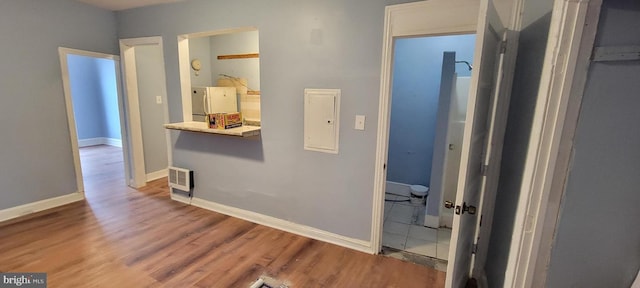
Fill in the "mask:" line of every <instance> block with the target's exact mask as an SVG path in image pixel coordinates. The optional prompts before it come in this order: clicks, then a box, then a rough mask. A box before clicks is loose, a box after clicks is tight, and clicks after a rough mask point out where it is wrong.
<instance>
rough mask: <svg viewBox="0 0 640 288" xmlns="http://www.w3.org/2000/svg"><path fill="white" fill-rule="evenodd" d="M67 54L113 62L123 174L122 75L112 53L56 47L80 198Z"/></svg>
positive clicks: (79, 178) (82, 187) (82, 181)
mask: <svg viewBox="0 0 640 288" xmlns="http://www.w3.org/2000/svg"><path fill="white" fill-rule="evenodd" d="M68 55H78V56H86V57H93V58H99V59H109V60H113V61H114V64H115V73H116V86H117V87H116V91H117V93H118V95H117V97H118V114H119V117H120V134H121V137H122V150H123V160H124V170H125V175H128V173H129V165H128V162H129V161H130V159H129V158H128V157H127V149H128V147H127V145H125V143H126V139H127V131H126V129H125V124H124V122H123V119H124V118H123V117H124V114H125V112H124V111H125V110H124V106H123V101H122V99H123V93H122V92H123V91H122V82H121V79H122V75H121V70H120V66H121V65H120V56H118V55H113V54H106V53H100V52H93V51H87V50H80V49H73V48H66V47H58V56H59V57H60V69H61V71H62V87H63V91H64V100H65V106H66V110H67V123H68V124H69V135H70V137H71V139H70V140H71V150H72V155H73V165H74V169H75V173H76V185H77V186H78V192H79V193H80V194H81V195H82V198H84V197H85V191H84V180H83V175H82V163H81V161H80V145H79V143H78V131H77V128H76V117H75V114H74V110H73V97H72V94H71V78H70V76H69V63H68V61H67V56H68Z"/></svg>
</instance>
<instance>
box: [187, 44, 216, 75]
mask: <svg viewBox="0 0 640 288" xmlns="http://www.w3.org/2000/svg"><path fill="white" fill-rule="evenodd" d="M210 38H211V37H201V38H192V39H189V59H190V60H193V59H199V60H200V63H201V64H202V68H201V69H200V72H199V73H198V76H196V73H195V71H194V70H193V69H190V71H191V86H198V87H208V86H214V85H212V82H211V81H212V80H211V39H210Z"/></svg>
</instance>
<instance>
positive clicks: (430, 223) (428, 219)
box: [424, 214, 440, 229]
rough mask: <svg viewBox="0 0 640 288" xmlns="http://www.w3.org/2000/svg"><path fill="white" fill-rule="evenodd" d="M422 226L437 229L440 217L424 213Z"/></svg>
mask: <svg viewBox="0 0 640 288" xmlns="http://www.w3.org/2000/svg"><path fill="white" fill-rule="evenodd" d="M424 226H427V227H429V228H434V229H438V228H440V217H438V216H433V215H429V214H427V215H425V216H424Z"/></svg>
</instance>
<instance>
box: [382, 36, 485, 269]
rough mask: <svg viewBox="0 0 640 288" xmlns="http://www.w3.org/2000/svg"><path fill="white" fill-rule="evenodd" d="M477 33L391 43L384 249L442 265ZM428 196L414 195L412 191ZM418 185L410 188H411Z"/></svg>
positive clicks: (424, 37) (446, 251)
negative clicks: (445, 206) (445, 204)
mask: <svg viewBox="0 0 640 288" xmlns="http://www.w3.org/2000/svg"><path fill="white" fill-rule="evenodd" d="M475 41H476V39H475V34H462V35H444V36H443V35H438V36H421V37H410V38H399V39H395V40H394V52H393V53H394V54H393V59H392V62H393V69H392V70H393V72H392V73H393V74H392V79H393V80H392V81H393V82H392V88H391V98H392V100H391V115H390V125H389V141H388V151H389V152H388V159H387V172H386V173H387V184H386V191H385V213H384V214H385V216H384V223H383V238H382V244H383V247H387V248H391V249H387V250H390V251H396V250H399V251H405V252H408V253H412V254H417V255H421V256H427V257H431V258H437V259H440V260H445V261H446V260H447V259H448V254H449V239H450V237H451V226H452V221H453V215H452V213H448V212H449V210H448V209H443V207H441V206H442V203H443V201H441V199H446V200H449V201H453V202H455V191H456V184H457V176H458V170H459V167H460V155H461V153H460V152H461V150H460V148H461V144H462V133H463V129H464V122H465V116H466V105H467V98H468V94H469V84H470V78H471V73H472V65H471V64H470V63H473V53H474V46H475ZM416 185H419V186H418V188H419V189H422V190H427V194H426V195H424V196H422V195H415V194H414V195H412V192H411V191H412V186H413V187H416ZM415 189H416V188H414V190H415Z"/></svg>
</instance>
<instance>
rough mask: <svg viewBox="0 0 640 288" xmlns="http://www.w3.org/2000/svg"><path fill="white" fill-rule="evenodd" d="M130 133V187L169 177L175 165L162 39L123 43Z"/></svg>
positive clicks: (133, 40)
mask: <svg viewBox="0 0 640 288" xmlns="http://www.w3.org/2000/svg"><path fill="white" fill-rule="evenodd" d="M120 53H121V55H122V63H123V72H124V75H125V77H124V81H123V83H124V86H125V94H126V101H125V105H126V107H127V120H128V121H127V131H129V136H130V139H129V146H130V149H129V151H128V157H130V159H131V161H130V162H129V163H128V165H129V169H130V170H131V173H130V174H129V175H128V178H127V179H128V181H129V186H132V187H134V188H139V187H142V186H144V185H146V183H147V182H149V181H152V180H155V179H159V178H162V177H166V176H167V173H168V170H167V168H168V166H169V165H171V163H172V156H171V149H168V147H169V145H170V143H171V141H170V135H169V132H168V131H167V130H166V129H165V128H164V126H163V125H164V124H167V123H169V108H168V105H167V89H166V78H165V68H164V49H163V46H162V37H143V38H131V39H122V40H120Z"/></svg>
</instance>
